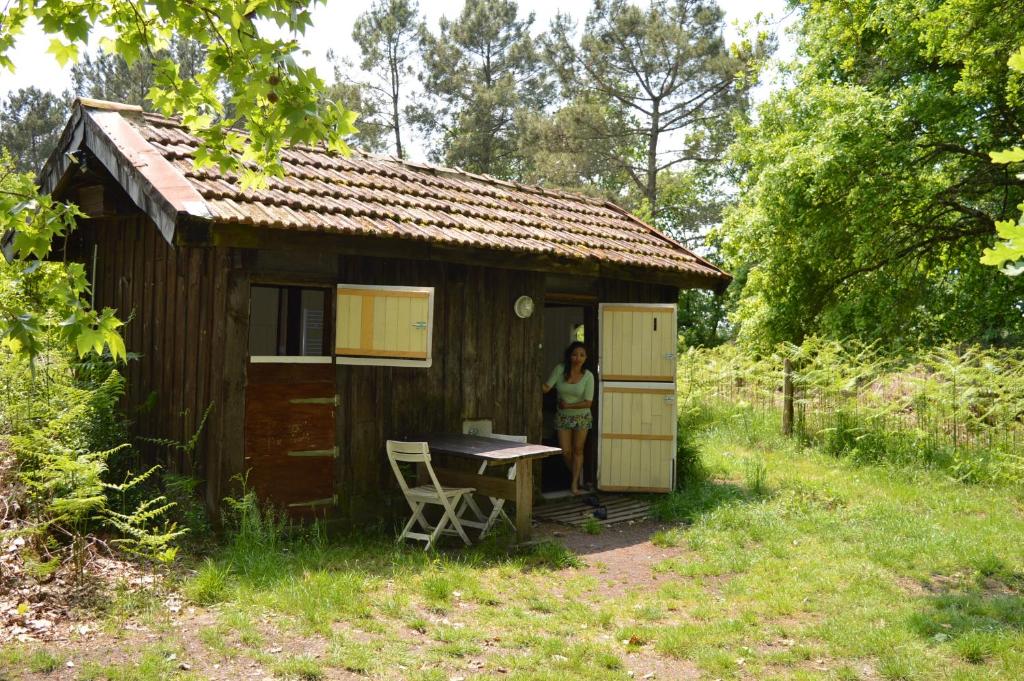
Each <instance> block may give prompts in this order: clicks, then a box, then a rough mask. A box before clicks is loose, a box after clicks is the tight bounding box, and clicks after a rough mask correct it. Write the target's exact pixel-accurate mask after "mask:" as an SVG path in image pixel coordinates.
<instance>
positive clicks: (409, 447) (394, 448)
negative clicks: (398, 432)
mask: <svg viewBox="0 0 1024 681" xmlns="http://www.w3.org/2000/svg"><path fill="white" fill-rule="evenodd" d="M387 450H388V458H389V459H392V460H394V461H409V462H412V463H425V462H427V461H430V447H428V446H427V443H426V442H402V441H401V440H388V441H387Z"/></svg>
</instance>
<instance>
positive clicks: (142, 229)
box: [69, 214, 248, 506]
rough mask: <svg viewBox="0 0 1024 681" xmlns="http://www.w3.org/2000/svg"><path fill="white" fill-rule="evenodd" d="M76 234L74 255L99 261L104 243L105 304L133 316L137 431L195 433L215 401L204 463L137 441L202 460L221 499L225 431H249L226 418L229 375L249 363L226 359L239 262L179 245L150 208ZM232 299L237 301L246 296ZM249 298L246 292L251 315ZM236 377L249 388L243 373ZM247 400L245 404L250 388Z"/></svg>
mask: <svg viewBox="0 0 1024 681" xmlns="http://www.w3.org/2000/svg"><path fill="white" fill-rule="evenodd" d="M73 239H74V242H73V244H72V245H71V246H70V247H69V257H71V258H72V259H74V260H79V261H81V262H84V263H86V265H87V267H88V268H89V269H90V270H91V268H92V258H93V248H94V246H95V248H96V251H95V253H96V272H95V291H94V293H95V306H96V307H97V308H98V309H103V308H105V307H112V308H115V309H116V310H117V313H118V316H119V317H120V318H121V319H122V320H124V321H125V322H126V324H125V326H124V327H123V328H122V331H123V335H124V338H125V343H126V346H127V349H128V352H129V353H135V354H137V355H138V356H139V357H138V359H136V360H132V361H130V362H128V365H127V366H126V367H122V371H123V373H124V374H125V378H126V395H125V407H126V410H127V414H128V416H129V418H130V419H132V421H133V423H134V425H133V428H132V433H133V435H136V436H141V437H154V438H167V439H173V440H178V441H185V440H188V439H189V438H191V437H192V435H193V434H194V433H195V430H196V428H198V427H199V423H200V419H201V418H202V414H203V412H204V411H205V410H206V408H207V406H209V405H210V404H211V403H213V404H214V407H213V410H212V412H211V414H210V418H209V421H208V422H207V424H206V427H205V429H204V432H203V436H202V438H201V440H200V442H199V445H198V447H197V450H196V452H195V456H196V460H195V461H194V462H193V461H190V460H188V457H186V456H185V455H184V454H180V453H176V452H169V451H167V450H166V449H163V448H158V447H156V446H154V445H149V444H145V443H141V442H136V443H134V444H135V445H136V448H137V449H138V450H139V451H141V452H142V453H143V454H144V455H145V457H146V458H147V459H149V460H155V461H160V462H163V463H165V464H166V465H167V466H168V467H169V468H170V469H171V470H174V471H179V472H184V473H188V472H193V471H192V469H191V467H192V466H193V464H194V465H195V466H198V468H199V470H198V471H196V472H197V473H198V474H199V475H200V476H203V477H206V478H208V479H209V480H210V481H211V484H209V485H208V486H207V502H208V504H210V505H211V506H213V505H215V502H216V501H218V500H219V498H220V494H221V490H220V486H219V485H218V484H217V482H218V480H219V479H220V477H221V476H222V471H221V464H220V460H221V454H222V452H224V451H225V449H226V448H225V446H224V445H223V443H222V442H221V438H224V437H227V438H228V439H229V440H230V439H235V440H239V439H240V428H239V431H238V432H237V433H229V432H227V431H225V430H224V429H223V427H222V421H223V420H224V416H225V415H226V414H227V413H228V412H229V410H230V408H231V406H232V405H231V404H230V400H227V402H228V404H225V401H226V400H225V388H226V387H227V384H226V381H225V376H230V375H232V372H233V373H234V374H235V375H238V374H240V372H242V371H244V357H238V356H237V355H236V357H238V361H237V362H235V363H234V364H237V367H234V366H233V363H230V362H225V354H224V351H223V344H224V342H225V340H226V334H225V333H224V332H223V328H222V327H225V326H226V324H225V323H224V320H225V317H226V316H227V311H228V303H229V301H228V299H227V298H226V295H225V291H226V279H227V276H228V270H229V266H230V263H231V261H230V258H229V254H228V252H227V250H226V249H212V248H190V247H184V246H179V247H175V248H172V247H171V246H170V245H169V244H167V242H166V241H165V240H164V239H163V237H161V236H160V233H159V231H158V230H157V228H156V226H155V225H154V224H153V223H152V222H151V221H150V220H149V218H148V217H146V216H144V215H141V214H136V215H132V216H124V217H116V218H102V219H94V220H85V221H83V222H82V224H81V226H80V227H79V229H78V231H77V232H76V233H75V235H74V237H73ZM232 302H234V303H235V304H237V303H238V302H239V301H238V297H237V296H236V297H235V299H234V300H233V301H232ZM247 303H248V296H247V293H246V311H245V312H246V315H247V314H248V309H247ZM242 321H243V323H244V322H245V321H246V320H242ZM219 327H221V330H220V331H218V328H219ZM236 335H237V334H236ZM243 352H244V348H243ZM235 385H236V387H237V388H238V389H239V390H240V388H241V381H240V380H237V381H236V383H235ZM237 401H238V404H236V405H234V407H235V408H236V409H238V408H240V397H239V398H238V400H237ZM236 420H238V419H237V418H236ZM236 455H240V451H239V452H237V454H236ZM208 473H209V474H210V475H208Z"/></svg>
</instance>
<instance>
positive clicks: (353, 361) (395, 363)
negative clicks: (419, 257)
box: [334, 284, 434, 369]
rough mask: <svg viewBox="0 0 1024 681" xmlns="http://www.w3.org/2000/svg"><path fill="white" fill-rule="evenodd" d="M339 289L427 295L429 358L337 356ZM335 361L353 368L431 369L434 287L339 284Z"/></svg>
mask: <svg viewBox="0 0 1024 681" xmlns="http://www.w3.org/2000/svg"><path fill="white" fill-rule="evenodd" d="M338 289H362V290H373V291H408V292H411V293H426V294H428V295H427V357H426V359H409V358H402V357H351V356H349V355H339V354H337V347H338V346H337V343H338V338H337V336H338V334H337V325H338V313H339V310H338V301H337V293H338ZM334 325H335V333H334V344H335V345H334V352H335V355H334V361H335V363H336V364H347V365H352V366H377V367H416V368H420V369H426V368H429V367H430V366H431V365H432V364H433V362H434V356H433V347H434V287H433V286H383V285H378V284H338V285H337V287H336V288H335V301H334Z"/></svg>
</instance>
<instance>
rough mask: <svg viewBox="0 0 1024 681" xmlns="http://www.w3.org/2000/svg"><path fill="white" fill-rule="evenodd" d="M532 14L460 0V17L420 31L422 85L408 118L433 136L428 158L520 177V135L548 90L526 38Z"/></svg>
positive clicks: (499, 0)
mask: <svg viewBox="0 0 1024 681" xmlns="http://www.w3.org/2000/svg"><path fill="white" fill-rule="evenodd" d="M533 20H534V17H533V14H530V15H529V16H527V17H526V18H525V19H519V18H518V8H517V5H516V3H515V2H511V0H466V4H465V6H464V7H463V9H462V13H461V14H460V15H459V18H458V19H456V20H454V21H452V20H449V19H447V18H442V19H441V22H440V33H439V34H438V35H436V36H435V35H432V34H430V33H424V35H423V43H422V45H423V59H424V73H423V76H422V80H423V84H424V88H425V90H426V91H427V92H428V93H430V100H429V101H428V102H427V103H425V104H422V103H421V104H419V105H417V106H416V107H415V109H414V111H415V113H414V120H415V122H416V124H417V125H418V126H419V127H420V128H421V129H422V130H423V131H424V132H426V133H427V134H428V135H432V136H433V137H434V138H435V147H434V148H433V150H432V151H431V152H430V155H431V157H432V158H433V159H435V160H439V161H443V162H444V163H446V164H448V165H454V166H461V167H463V168H465V169H466V170H469V171H471V172H477V173H488V174H491V175H496V176H499V177H506V178H517V177H520V176H521V174H522V170H523V169H522V162H521V158H520V155H519V143H518V138H519V135H520V132H521V130H522V128H523V125H524V117H525V116H526V115H527V113H528V112H537V111H543V110H544V109H545V107H546V106H547V105H548V103H549V101H550V99H551V95H552V89H551V87H550V84H549V83H548V79H547V78H546V76H545V70H544V68H543V63H542V60H541V58H540V55H539V53H538V52H537V49H536V47H535V45H534V41H533V39H532V38H531V36H530V27H531V26H532V25H533Z"/></svg>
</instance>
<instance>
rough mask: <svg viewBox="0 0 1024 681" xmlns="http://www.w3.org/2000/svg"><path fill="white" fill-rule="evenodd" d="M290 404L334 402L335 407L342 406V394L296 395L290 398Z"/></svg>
mask: <svg viewBox="0 0 1024 681" xmlns="http://www.w3.org/2000/svg"><path fill="white" fill-rule="evenodd" d="M288 403H289V404H333V405H334V406H335V407H340V406H341V395H334V396H333V397H295V398H292V399H290V400H288Z"/></svg>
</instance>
